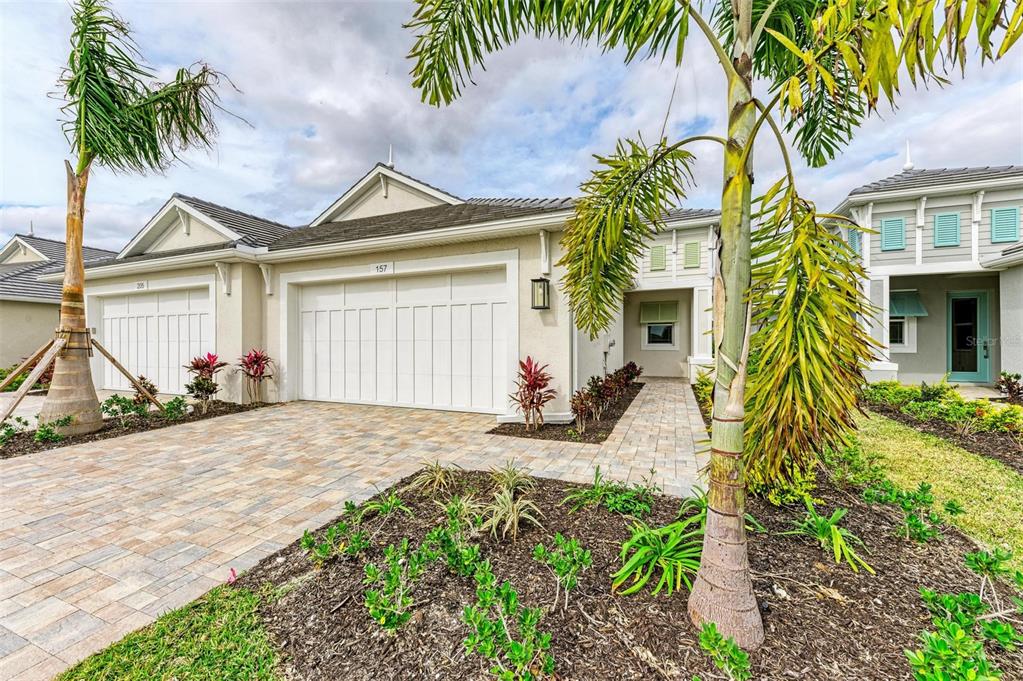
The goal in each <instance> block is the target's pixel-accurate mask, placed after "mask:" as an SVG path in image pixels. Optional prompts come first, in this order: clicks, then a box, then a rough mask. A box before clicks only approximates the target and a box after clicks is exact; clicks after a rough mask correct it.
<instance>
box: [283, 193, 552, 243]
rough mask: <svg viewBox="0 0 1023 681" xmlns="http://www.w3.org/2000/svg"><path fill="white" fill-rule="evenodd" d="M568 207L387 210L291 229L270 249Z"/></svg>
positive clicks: (493, 205) (464, 205)
mask: <svg viewBox="0 0 1023 681" xmlns="http://www.w3.org/2000/svg"><path fill="white" fill-rule="evenodd" d="M562 210H566V206H564V205H563V203H560V202H558V203H551V204H549V205H548V204H546V203H539V204H537V205H518V204H500V203H482V202H476V203H473V202H466V203H458V204H454V205H450V206H449V205H442V206H430V207H429V208H417V209H415V210H406V211H401V212H400V213H386V214H384V215H374V216H371V217H365V218H355V219H352V220H342V221H340V222H324V223H322V224H319V225H315V226H310V227H301V228H298V229H294V230H291V232H290V233H288V234H286V235H284V236H283V237H281V238H280V239H278V240H277V241H275V242H274V243H272V244H270V250H271V251H281V250H285V249H289V248H301V247H303V246H318V245H323V244H333V243H345V242H348V241H358V240H359V239H371V238H375V237H382V236H398V235H402V234H414V233H417V232H428V231H430V230H434V229H443V228H445V227H458V226H461V225H471V224H477V223H483V222H493V221H495V220H506V219H508V218H518V217H529V216H532V215H542V214H544V213H555V212H558V211H562Z"/></svg>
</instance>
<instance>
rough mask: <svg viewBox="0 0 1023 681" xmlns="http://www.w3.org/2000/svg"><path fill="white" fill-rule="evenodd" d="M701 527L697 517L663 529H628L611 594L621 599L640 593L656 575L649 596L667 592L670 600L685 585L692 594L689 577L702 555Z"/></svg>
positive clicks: (642, 525)
mask: <svg viewBox="0 0 1023 681" xmlns="http://www.w3.org/2000/svg"><path fill="white" fill-rule="evenodd" d="M703 534H704V531H703V524H702V522H701V519H700V518H699V517H697V516H692V517H689V518H686V519H684V520H676V521H675V522H673V523H670V524H668V525H665V526H664V527H650V526H649V525H647V524H646V523H644V522H642V521H640V522H637V523H635V524H634V525H633V526H632V536H631V537H630V538H629V539H628V540H627V541H626V542H625V543H624V544H622V550H621V559H622V567H621V569H620V570H618V572H616V573H615V574H614V575H613V576H612V579H613V582H612V584H611V588H612V590H615V591H617V590H618V589H620V588H621V587H622V585H624V584H626V583H627V582H629V581H630V580H631V581H632V583H631V584H630V585H629V586H627V587H626V588H625V589H623V590H622V592H621V593H622V594H623V595H628V594H632V593H635V592H637V591H639V590H640V589H642V588H643V587H644V586H646V585H647V583H648V582H649V581H650V579H651V578H652V577H654V575H655V574H657V573H659V574H660V577H659V579H658V580H657V585H656V586H655V587H654V591H653V595H655V596H656V595H657V594H658V593H660V591H661V590H662V589H667V592H668V595H669V596H670V595H671V594H672V593H674V592H675V591H678V590H679V589H681V588H682V585H683V584H685V587H686V589H689V590H692V588H693V584H692V581H691V580H690V576H691V575H695V574H696V571H697V569H699V567H700V556H701V555H702V554H703Z"/></svg>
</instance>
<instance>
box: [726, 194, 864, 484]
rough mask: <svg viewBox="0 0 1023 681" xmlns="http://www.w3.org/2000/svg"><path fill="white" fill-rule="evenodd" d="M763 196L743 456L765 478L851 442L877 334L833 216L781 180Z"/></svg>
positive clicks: (858, 272) (752, 472) (857, 267)
mask: <svg viewBox="0 0 1023 681" xmlns="http://www.w3.org/2000/svg"><path fill="white" fill-rule="evenodd" d="M757 206H758V214H757V215H756V216H755V221H756V222H758V223H759V224H760V227H759V228H758V229H757V230H756V231H755V232H754V234H753V251H752V256H753V263H754V265H753V271H752V279H753V286H752V291H751V300H752V302H753V327H754V328H755V329H756V331H755V332H754V334H753V337H752V339H751V342H750V348H751V350H750V372H749V376H748V379H747V388H746V390H747V393H746V397H747V400H746V414H747V420H746V427H747V435H746V438H747V439H746V447H745V452H746V454H745V456H746V467H747V470H748V473H749V477H750V480H751V481H753V482H754V483H756V482H761V483H768V484H769V483H770V481H771V480H773V479H778V478H785V479H787V478H789V477H790V475H792V473H793V471H794V470H795V471H806V470H807V469H808V468H809V467H812V466H813V465H814V463H815V462H816V459H817V457H818V456H819V454H820V453H821V451H823V449H824V448H826V447H835V448H837V447H840V446H844V445H846V444H847V438H848V436H849V434H850V433H851V432H852V429H853V428H854V422H853V415H854V413H855V412H856V410H857V398H858V393H859V389H860V386H862V385H863V382H864V374H863V372H864V370H865V369H866V365H867V363H868V362H869V361H870V359H872V357H873V354H874V350H875V349H876V344H875V343H874V341H873V340H872V339H871V338H870V336H869V333H868V331H867V330H866V328H865V326H864V320H865V319H867V318H869V316H871V315H872V314H873V308H872V307H871V305H870V303H869V301H868V300H867V299H866V297H865V296H864V295H863V293H862V291H861V290H860V288H859V287H860V282H861V281H862V278H863V276H864V270H863V267H862V265H861V264H860V261H859V259H858V257H857V256H856V255H855V253H853V251H852V250H851V249H850V248H849V246H848V244H846V243H845V242H844V241H843V240H842V238H841V236H840V234H838V233H837V230H835V229H834V228H833V227H834V225H831V224H828V219H831V218H834V216H826V215H819V214H818V213H817V211H816V208H815V207H814V205H813V204H812V203H810V202H809V201H806V200H804V199H802V198H800V197H799V196H798V194H796V192H795V191H794V190H793V189H792V188H791V187H788V186H785V185H783V184H781V183H779V184H778V185H775V187H773V188H772V190H771V191H770V192H768V194H767V195H765V196H763V197H760V198H759V199H758V203H757Z"/></svg>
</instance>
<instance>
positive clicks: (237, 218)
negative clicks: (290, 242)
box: [174, 193, 291, 247]
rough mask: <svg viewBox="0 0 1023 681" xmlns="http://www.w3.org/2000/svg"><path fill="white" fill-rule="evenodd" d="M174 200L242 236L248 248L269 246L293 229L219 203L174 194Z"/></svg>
mask: <svg viewBox="0 0 1023 681" xmlns="http://www.w3.org/2000/svg"><path fill="white" fill-rule="evenodd" d="M174 198H177V199H180V200H181V201H184V202H185V203H186V204H188V205H189V206H191V207H192V208H195V209H196V210H197V211H199V212H200V213H203V214H204V215H207V216H209V217H211V218H213V219H214V220H216V221H217V222H218V223H220V224H221V225H223V226H224V227H227V228H228V229H230V230H231V231H233V232H235V233H236V234H239V235H241V237H242V239H241V241H242V242H244V243H245V244H246V245H248V246H255V247H259V246H269V245H270V244H271V243H272V242H273V241H275V240H277V239H279V238H280V237H282V236H284V235H285V234H287V233H288V232H290V231H291V227H288V226H287V225H282V224H281V223H279V222H274V221H272V220H266V219H264V218H261V217H257V216H255V215H252V214H250V213H243V212H242V211H240V210H235V209H233V208H228V207H227V206H221V205H220V204H217V203H212V202H210V201H204V200H203V199H199V198H196V197H194V196H186V195H185V194H177V193H175V194H174Z"/></svg>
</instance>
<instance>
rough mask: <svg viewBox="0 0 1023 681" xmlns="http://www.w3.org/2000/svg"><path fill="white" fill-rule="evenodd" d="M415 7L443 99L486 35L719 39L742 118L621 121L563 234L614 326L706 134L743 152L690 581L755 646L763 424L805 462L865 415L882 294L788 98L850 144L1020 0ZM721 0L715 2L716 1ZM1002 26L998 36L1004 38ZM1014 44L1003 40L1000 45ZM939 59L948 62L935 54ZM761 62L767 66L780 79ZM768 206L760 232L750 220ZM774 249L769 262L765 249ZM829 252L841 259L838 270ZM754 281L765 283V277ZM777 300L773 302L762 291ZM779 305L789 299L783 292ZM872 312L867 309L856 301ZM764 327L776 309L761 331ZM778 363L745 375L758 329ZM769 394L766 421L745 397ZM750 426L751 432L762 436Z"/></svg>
mask: <svg viewBox="0 0 1023 681" xmlns="http://www.w3.org/2000/svg"><path fill="white" fill-rule="evenodd" d="M417 2H418V8H417V11H416V14H415V17H414V19H413V20H412V22H411V23H410V24H409V26H410V27H412V28H414V29H415V30H417V31H418V36H417V41H416V43H415V46H414V47H413V49H412V52H411V54H410V57H411V58H412V59H413V60H414V62H415V64H414V66H413V69H412V76H413V84H414V85H415V87H417V88H420V89H421V90H422V94H423V99H424V100H425V101H428V102H430V103H432V104H435V105H439V104H442V103H445V104H446V103H450V102H451V101H452V100H453V99H455V98H456V97H457V96H458V95H459V94H460V92H461V89H462V87H464V86H465V84H466V82H467V81H470V80H471V76H472V72H473V70H474V69H476V68H479V67H482V65H483V60H484V56H485V55H486V54H487V53H490V52H493V51H496V50H498V49H501V48H502V47H503V46H504V45H507V44H509V43H511V42H513V41H515V40H517V39H518V38H520V37H522V36H524V35H533V36H537V37H544V36H550V37H554V38H557V39H561V40H579V41H592V42H595V43H597V44H599V45H601V46H602V47H603V48H605V49H612V48H616V47H622V48H624V50H625V58H626V60H631V59H633V58H635V57H636V56H638V55H640V54H647V55H651V56H660V57H661V58H670V59H673V60H674V61H675V63H676V65H678V66H680V67H681V66H682V65H683V54H684V49H683V48H684V46H685V42H686V40H687V37H688V35H689V32H690V28H691V27H692V26H695V29H696V30H697V31H698V32H699V33H701V34H702V35H703V37H704V38H705V39H706V40H707V42H708V43H709V44H710V46H711V47H712V49H713V50H714V53H715V55H716V56H717V60H718V62H719V66H720V71H718V72H716V73H714V74H713V76H712V75H711V74H709V73H708V74H701V75H703V76H705V77H708V78H709V77H719V78H721V79H723V80H724V82H725V84H726V86H727V96H726V101H724V102H722V104H723V105H724V106H725V110H726V111H727V114H728V122H727V130H726V133H725V135H724V136H721V137H718V136H714V135H699V136H696V137H690V138H687V139H682V140H678V141H674V142H669V141H668V140H667V139H660V140H657V141H656V142H655V143H654V144H652V145H648V144H646V143H645V142H643V140H642V139H635V140H625V141H620V142H619V144H618V146H617V148H616V150H615V151H614V152H613V153H612V154H610V155H609V156H607V157H597V162H598V164H599V167H598V169H597V170H595V171H594V172H593V175H592V177H591V179H590V180H589V181H587V182H586V183H584V184H583V185H582V194H583V196H582V198H581V200H580V201H579V202H578V203H577V205H576V214H575V217H574V218H573V219H572V220H571V221H570V222H569V224H568V225H567V226H566V229H565V232H564V236H563V238H562V244H563V246H564V248H565V256H564V258H563V259H562V264H563V265H564V266H565V267H566V275H565V277H564V280H563V282H562V283H563V286H564V288H565V290H566V293H567V296H568V300H569V303H570V306H571V308H572V310H573V312H574V314H575V318H576V320H577V323H578V324H579V325H580V327H581V328H582V329H584V330H587V331H589V332H590V333H591V334H595V333H597V332H599V331H601V330H602V329H604V328H606V327H607V326H608V325H609V324H610V323H611V321H612V320H613V319H614V318H615V316H616V315H617V314H618V313H619V308H620V306H621V300H622V294H623V292H624V291H625V290H627V289H628V288H629V287H630V286H631V282H632V279H633V277H634V276H635V274H636V262H637V260H638V258H637V256H638V255H639V254H640V253H642V251H643V250H644V248H645V244H646V243H647V241H648V239H649V238H650V237H651V236H652V234H653V233H654V232H655V231H656V230H657V229H658V228H659V227H660V226H661V225H662V216H663V215H664V213H665V210H666V209H667V208H669V207H670V206H671V205H672V204H673V203H676V202H679V201H681V200H683V199H684V198H685V192H686V190H687V188H688V186H689V184H690V182H691V177H690V169H691V167H692V161H693V156H692V154H691V152H690V151H689V150H688V149H687V147H689V146H690V145H692V144H694V143H697V142H707V143H711V144H717V145H720V147H721V150H722V153H723V155H724V181H723V184H722V189H721V220H720V225H719V226H718V227H717V228H716V229H717V244H716V246H717V253H716V258H717V262H718V267H717V268H716V270H715V272H716V274H715V279H714V314H713V316H714V342H715V351H716V362H717V367H716V386H715V387H716V389H715V391H714V408H713V419H714V427H713V429H712V440H711V463H710V473H709V477H710V483H709V487H710V490H709V508H708V514H707V528H706V538H705V543H704V551H703V559H702V562H701V565H700V571H699V573H698V575H697V577H696V583H695V585H694V588H693V592H692V593H691V595H690V599H689V606H688V607H689V612H690V616H691V617H692V619H693V621H694V622H695V623H697V624H699V623H701V622H703V621H708V620H709V621H713V622H716V623H717V624H718V626H719V628H720V629H721V630H722V631H723V633H724V634H725V635H726V636H731V637H734V638H735V639H736V641H737V642H738V643H739V644H740V645H742V646H744V647H747V648H752V647H756V646H757V645H759V644H760V643H761V642H762V640H763V637H764V630H763V624H762V622H761V618H760V612H759V610H758V608H757V603H756V599H755V597H754V595H753V588H752V584H751V580H750V574H749V563H748V556H747V548H746V536H745V529H744V523H743V520H742V518H743V510H744V504H745V499H744V489H745V475H746V472H745V469H744V460H743V457H744V444H745V441H746V440H747V439H749V440H751V441H752V442H753V443H755V445H756V448H755V449H754V450H753V451H752V452H747V454H746V456H747V458H748V459H749V460H750V462H751V463H755V464H756V465H758V466H759V467H760V469H761V471H763V472H766V474H767V475H775V476H785V475H788V474H790V472H791V469H792V467H793V464H794V463H795V464H796V465H797V467H798V464H799V463H800V460H802V462H803V463H805V462H806V461H807V460H810V459H812V456H813V454H814V452H815V451H816V450H818V449H819V448H820V447H821V446H822V445H823V444H826V443H828V442H835V441H841V439H842V438H843V437H845V432H846V429H847V428H848V427H849V424H850V423H851V418H850V412H851V411H852V410H853V409H854V408H855V394H856V390H857V388H858V383H859V381H860V380H861V379H862V374H861V369H862V366H863V364H864V362H865V361H866V360H867V359H868V358H869V356H870V347H871V346H870V341H869V339H867V338H866V336H865V334H864V333H863V330H862V329H861V327H860V322H861V320H862V318H863V316H864V315H865V314H866V313H867V312H869V305H868V304H867V302H866V301H865V300H864V299H863V296H862V293H861V291H860V289H859V279H860V277H861V276H862V269H860V267H859V265H858V264H857V263H856V261H855V258H854V257H853V255H852V254H851V253H850V252H849V250H848V248H846V247H845V245H844V244H843V243H842V242H841V240H840V239H839V238H838V237H837V236H835V235H834V234H833V230H831V229H829V228H828V225H827V224H826V222H827V221H834V220H839V219H840V218H838V216H828V215H820V214H818V213H817V211H816V209H815V208H814V206H813V204H812V203H810V202H808V201H806V200H804V199H802V198H801V197H800V196H799V194H798V193H797V191H796V187H795V182H794V178H793V176H792V170H791V165H790V163H789V161H788V149H787V146H786V142H785V139H784V137H783V135H782V124H783V121H780V120H779V119H781V118H786V117H787V123H786V124H787V126H788V128H789V130H794V131H795V144H796V147H797V148H798V150H799V151H800V153H801V154H802V155H803V156H804V158H806V159H807V161H808V162H809V163H810V164H811V165H815V166H819V165H823V164H824V163H826V162H827V161H828V160H829V159H831V158H832V157H833V156H834V155H835V153H836V152H837V151H838V150H839V149H841V147H842V146H843V145H844V144H845V143H846V142H847V141H848V140H849V139H850V138H851V137H852V135H853V130H854V129H855V127H856V126H857V125H859V123H860V122H861V121H862V119H863V117H864V116H865V115H867V113H869V112H871V111H873V109H874V108H875V106H876V105H877V104H878V102H879V100H881V99H882V98H883V99H884V100H886V101H888V102H889V103H892V104H894V100H895V97H896V95H897V94H898V89H899V84H900V74H901V77H902V78H903V79H904V78H905V75H906V74H908V76H909V79H910V81H911V83H912V84H913V85H916V84H918V83H919V82H929V81H936V82H939V83H940V82H944V81H943V78H942V76H943V72H944V69H947V68H951V67H953V66H956V65H958V66H960V67H963V66H965V64H964V61H965V43H966V41H967V39H968V38H970V39H973V40H975V41H976V42H977V44H978V45H979V46H980V51H981V56H982V59H994V58H997V57H999V56H1001V55H1002V54H1004V53H1005V51H1006V50H1007V49H1009V47H1011V46H1012V44H1013V43H1014V42H1015V41H1016V40H1017V39H1018V38H1019V36H1020V34H1021V33H1023V4H1020V0H987V1H986V2H979V3H978V2H974V1H973V0H964V1H962V2H958V1H956V0H945V1H944V2H938V0H831V1H830V2H828V1H824V0H715V1H710V0H708V1H707V2H702V3H700V2H692V1H688V0H576V1H573V2H568V1H567V0H417ZM705 14H706V16H705ZM996 34H997V35H998V37H999V41H1000V42H999V41H996ZM996 45H997V47H996ZM936 58H937V59H938V62H937V64H936V63H935V60H936ZM754 78H760V79H762V80H763V81H765V86H764V87H763V88H762V89H764V90H765V95H764V97H762V98H761V97H758V96H756V95H755V94H754V90H755V87H754V86H755V83H754ZM763 131H767V132H768V134H770V135H772V136H773V137H774V138H775V139H776V141H777V143H778V144H779V146H780V147H781V150H782V154H783V156H784V158H785V161H786V169H787V172H786V175H785V177H783V178H782V179H781V180H780V181H779V182H778V183H776V184H774V185H773V186H771V187H770V188H769V189H767V190H766V191H765V192H764V193H763V195H762V196H760V197H759V198H758V199H755V200H754V198H753V192H752V185H753V163H752V158H751V152H752V149H753V145H754V142H755V140H756V139H757V136H758V134H759V133H761V132H763ZM754 211H756V214H755V217H756V218H757V222H759V225H760V226H759V228H758V230H757V232H756V233H753V232H752V229H751V223H752V222H753V219H752V218H753V217H754ZM754 245H755V248H756V250H755V253H756V255H757V258H756V260H755V262H756V266H755V267H754V265H753V263H754V260H753V254H754ZM827 263H833V265H834V267H835V269H834V271H830V270H829V269H828V266H827ZM751 293H752V295H751ZM757 300H760V301H763V302H762V303H761V304H760V305H759V306H758V305H757V303H756V301H757ZM768 305H770V307H768ZM858 317H859V320H858V319H857V318H858ZM754 328H756V329H758V330H757V331H756V332H754ZM753 342H757V343H759V344H760V345H761V349H762V351H763V352H764V354H765V356H766V357H769V358H770V364H768V363H767V362H765V363H764V364H763V366H761V367H760V371H758V372H757V377H756V380H755V381H754V382H753V385H752V386H751V388H753V391H754V393H755V394H753V395H751V396H747V394H746V388H747V386H746V376H747V361H748V356H749V350H750V345H751V343H753ZM749 397H752V398H754V399H753V404H754V405H755V408H756V409H757V411H756V412H754V413H752V414H751V418H750V419H749V421H748V422H747V416H746V404H747V401H748V399H749ZM747 436H749V437H747Z"/></svg>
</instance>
